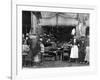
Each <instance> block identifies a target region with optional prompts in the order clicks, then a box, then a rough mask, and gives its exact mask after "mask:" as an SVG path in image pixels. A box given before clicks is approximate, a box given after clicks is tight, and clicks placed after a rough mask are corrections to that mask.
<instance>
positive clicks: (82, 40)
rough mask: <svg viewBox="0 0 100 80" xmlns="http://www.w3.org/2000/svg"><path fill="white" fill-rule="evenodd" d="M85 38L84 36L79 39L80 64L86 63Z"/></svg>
mask: <svg viewBox="0 0 100 80" xmlns="http://www.w3.org/2000/svg"><path fill="white" fill-rule="evenodd" d="M85 39H86V38H85V37H84V36H82V37H81V38H80V39H79V62H80V63H84V59H85V50H86V41H85Z"/></svg>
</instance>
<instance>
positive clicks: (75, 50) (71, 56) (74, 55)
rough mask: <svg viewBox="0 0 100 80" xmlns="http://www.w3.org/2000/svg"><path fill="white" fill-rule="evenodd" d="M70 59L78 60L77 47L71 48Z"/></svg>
mask: <svg viewBox="0 0 100 80" xmlns="http://www.w3.org/2000/svg"><path fill="white" fill-rule="evenodd" d="M70 58H78V47H77V45H74V46H73V47H72V48H71V54H70Z"/></svg>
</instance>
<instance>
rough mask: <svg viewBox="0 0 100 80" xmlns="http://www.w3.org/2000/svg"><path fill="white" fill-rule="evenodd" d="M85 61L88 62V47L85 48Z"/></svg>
mask: <svg viewBox="0 0 100 80" xmlns="http://www.w3.org/2000/svg"><path fill="white" fill-rule="evenodd" d="M85 61H88V62H89V46H87V47H86V56H85Z"/></svg>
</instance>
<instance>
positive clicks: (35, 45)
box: [29, 34, 40, 65]
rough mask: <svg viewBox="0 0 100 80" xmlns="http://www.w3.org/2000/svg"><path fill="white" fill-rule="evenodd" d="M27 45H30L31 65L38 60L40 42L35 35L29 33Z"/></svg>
mask: <svg viewBox="0 0 100 80" xmlns="http://www.w3.org/2000/svg"><path fill="white" fill-rule="evenodd" d="M29 45H30V52H29V54H30V55H31V59H32V65H33V64H35V63H37V62H39V61H40V60H39V58H38V53H39V52H40V44H39V41H38V37H37V35H32V34H31V35H30V36H29Z"/></svg>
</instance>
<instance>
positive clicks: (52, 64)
mask: <svg viewBox="0 0 100 80" xmlns="http://www.w3.org/2000/svg"><path fill="white" fill-rule="evenodd" d="M75 66H89V64H80V63H75V62H70V63H69V62H67V61H44V62H43V63H40V64H36V65H34V66H30V65H27V66H24V67H26V68H50V67H52V68H53V67H75Z"/></svg>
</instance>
